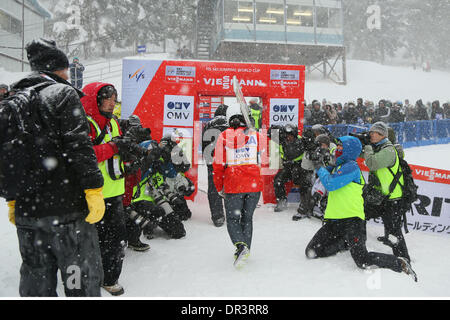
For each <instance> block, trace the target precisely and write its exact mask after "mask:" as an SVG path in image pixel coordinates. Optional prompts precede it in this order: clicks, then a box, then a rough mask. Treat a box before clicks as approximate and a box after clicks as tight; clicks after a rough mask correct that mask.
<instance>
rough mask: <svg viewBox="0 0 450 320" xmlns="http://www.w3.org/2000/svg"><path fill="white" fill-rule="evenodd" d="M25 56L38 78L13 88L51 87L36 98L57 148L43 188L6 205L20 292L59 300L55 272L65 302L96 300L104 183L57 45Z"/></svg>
mask: <svg viewBox="0 0 450 320" xmlns="http://www.w3.org/2000/svg"><path fill="white" fill-rule="evenodd" d="M26 50H27V55H28V60H29V62H30V66H31V70H32V71H35V72H34V73H32V74H31V75H29V76H28V77H26V78H25V79H22V80H21V81H19V82H18V83H17V84H15V87H14V89H15V90H21V89H25V88H28V87H31V86H34V85H37V84H40V83H45V82H47V83H49V86H48V87H46V88H44V89H42V90H41V91H40V93H39V95H40V99H41V102H42V104H41V106H40V109H39V114H40V116H41V119H43V121H45V123H46V125H48V127H49V129H48V130H49V132H50V131H51V132H53V133H54V134H55V136H56V138H57V141H58V142H57V144H58V145H57V146H55V148H54V150H55V152H54V158H53V159H51V160H52V161H49V166H48V172H46V173H45V175H46V183H45V184H44V185H43V186H42V187H41V188H40V189H39V190H31V191H30V192H29V193H28V194H27V195H25V196H21V197H18V198H16V199H9V200H10V201H9V202H8V206H9V208H10V210H9V217H10V221H11V222H12V223H15V225H16V227H17V235H18V238H19V248H20V253H21V255H22V266H21V268H20V275H21V279H20V287H19V293H20V295H21V296H56V285H57V271H58V269H59V270H60V274H61V278H62V280H63V282H64V290H65V294H66V296H100V286H101V283H102V280H103V270H102V262H101V257H100V249H99V243H98V237H97V231H96V228H95V226H94V223H96V222H98V221H100V220H101V219H102V218H103V214H104V211H105V204H104V202H103V195H102V187H103V177H102V174H101V172H100V170H99V169H98V166H97V160H96V157H95V154H94V150H93V147H92V143H91V141H90V139H89V136H88V133H89V125H88V122H87V120H86V115H85V113H84V110H83V107H82V105H81V103H80V97H81V96H82V93H81V92H79V91H78V90H76V89H74V88H73V87H72V86H71V85H70V83H69V82H67V80H68V79H69V76H68V67H69V63H68V60H67V57H66V55H65V54H64V53H63V52H62V51H60V50H59V49H58V48H57V47H56V45H55V42H54V41H48V40H44V39H39V40H34V41H32V42H31V43H30V44H28V45H27V47H26ZM18 160H19V159H18Z"/></svg>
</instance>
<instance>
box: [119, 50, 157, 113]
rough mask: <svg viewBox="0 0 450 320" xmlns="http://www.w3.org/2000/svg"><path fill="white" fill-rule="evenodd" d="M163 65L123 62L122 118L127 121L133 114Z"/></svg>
mask: <svg viewBox="0 0 450 320" xmlns="http://www.w3.org/2000/svg"><path fill="white" fill-rule="evenodd" d="M161 63H162V61H159V60H139V59H124V60H123V64H122V112H121V118H123V119H126V118H128V117H129V116H130V115H132V114H133V112H134V110H135V109H136V106H137V105H138V103H139V101H140V100H141V98H142V96H143V94H144V92H145V90H147V87H148V85H149V84H150V82H151V81H152V79H153V77H154V76H155V73H156V72H157V71H158V69H159V67H160V66H161Z"/></svg>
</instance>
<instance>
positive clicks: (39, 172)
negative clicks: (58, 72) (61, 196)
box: [0, 82, 58, 200]
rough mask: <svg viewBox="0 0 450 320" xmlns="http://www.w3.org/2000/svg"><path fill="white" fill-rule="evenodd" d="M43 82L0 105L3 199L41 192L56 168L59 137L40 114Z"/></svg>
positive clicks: (1, 189)
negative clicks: (51, 172)
mask: <svg viewBox="0 0 450 320" xmlns="http://www.w3.org/2000/svg"><path fill="white" fill-rule="evenodd" d="M51 84H54V82H44V83H40V84H38V85H35V86H32V87H29V88H26V89H23V90H21V91H19V92H17V93H16V94H15V95H13V96H11V97H8V98H6V99H4V100H2V101H1V102H0V197H2V198H5V199H7V200H13V199H16V198H18V197H21V196H24V195H26V194H30V193H33V192H35V191H38V190H39V189H40V188H41V187H42V185H43V184H44V183H45V182H46V180H47V175H48V172H49V171H52V170H53V169H55V168H56V165H57V163H58V157H56V148H57V147H56V146H57V142H56V138H55V137H54V134H53V133H52V132H51V130H50V128H49V126H48V125H46V123H45V119H44V117H42V115H41V114H40V113H41V111H40V109H41V108H40V105H41V104H42V102H41V98H40V96H39V91H40V90H42V89H44V88H46V87H48V86H49V85H51Z"/></svg>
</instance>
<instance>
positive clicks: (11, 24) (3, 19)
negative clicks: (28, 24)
mask: <svg viewBox="0 0 450 320" xmlns="http://www.w3.org/2000/svg"><path fill="white" fill-rule="evenodd" d="M0 27H1V28H2V29H3V30H5V31H6V32H9V33H13V34H21V33H22V21H20V20H19V19H16V18H14V17H12V16H10V15H9V14H7V13H6V12H3V11H1V10H0Z"/></svg>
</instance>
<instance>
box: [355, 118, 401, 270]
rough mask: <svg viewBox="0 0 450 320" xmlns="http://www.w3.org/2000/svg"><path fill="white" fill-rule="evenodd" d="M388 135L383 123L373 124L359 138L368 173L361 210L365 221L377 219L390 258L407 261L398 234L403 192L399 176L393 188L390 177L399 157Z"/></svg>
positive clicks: (392, 175) (394, 172)
mask: <svg viewBox="0 0 450 320" xmlns="http://www.w3.org/2000/svg"><path fill="white" fill-rule="evenodd" d="M388 135H389V131H388V126H387V125H386V124H385V123H384V122H376V123H374V124H373V125H372V127H371V128H370V130H369V133H368V134H367V133H365V134H363V135H361V136H360V137H359V138H360V140H361V142H362V144H363V145H364V155H363V157H364V159H365V164H366V166H367V167H368V168H369V170H370V173H369V183H368V185H367V186H366V187H365V192H364V196H365V199H364V200H365V201H364V204H365V206H364V210H365V212H366V217H367V219H371V218H377V217H380V216H381V219H382V220H383V224H384V227H385V234H386V236H385V237H386V238H387V239H388V240H389V243H390V246H392V251H393V253H394V255H396V256H397V257H404V258H405V259H407V260H408V261H410V257H409V253H408V249H407V247H406V241H405V238H404V236H403V233H402V225H403V218H404V211H403V210H404V209H403V207H402V204H401V198H402V195H403V191H402V187H401V186H400V184H402V185H403V184H404V182H403V174H401V175H400V178H399V180H398V183H395V186H394V185H393V181H394V176H395V175H396V174H397V172H398V170H400V167H399V154H398V151H397V150H396V148H395V147H394V146H393V144H392V143H391V141H389V139H388ZM385 243H386V242H385Z"/></svg>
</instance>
